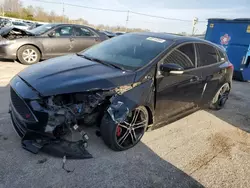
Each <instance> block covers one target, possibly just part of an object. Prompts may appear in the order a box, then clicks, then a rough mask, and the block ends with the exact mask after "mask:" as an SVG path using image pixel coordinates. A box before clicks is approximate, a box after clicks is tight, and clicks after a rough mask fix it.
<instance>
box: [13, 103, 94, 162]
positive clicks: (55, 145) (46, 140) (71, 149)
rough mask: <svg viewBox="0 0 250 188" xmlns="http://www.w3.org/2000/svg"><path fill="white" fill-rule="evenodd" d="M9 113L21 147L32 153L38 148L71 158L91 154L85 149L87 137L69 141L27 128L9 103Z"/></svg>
mask: <svg viewBox="0 0 250 188" xmlns="http://www.w3.org/2000/svg"><path fill="white" fill-rule="evenodd" d="M10 115H11V121H12V125H13V127H14V129H15V131H16V132H17V134H18V135H19V136H20V137H21V138H22V141H21V144H22V147H23V148H24V149H26V150H28V151H30V152H32V153H34V154H37V153H38V152H39V151H40V150H41V151H43V152H45V153H48V154H50V155H52V156H55V157H60V158H62V157H64V156H66V157H67V158H71V159H87V158H92V155H91V154H90V153H89V152H88V151H87V150H86V147H87V138H86V137H84V138H85V139H82V140H79V141H75V142H70V141H67V140H63V139H57V138H53V137H52V136H48V135H45V134H43V133H39V132H35V131H33V130H29V129H27V127H26V125H25V123H24V120H23V119H19V115H18V114H17V112H16V111H15V109H14V108H13V105H12V104H11V105H10Z"/></svg>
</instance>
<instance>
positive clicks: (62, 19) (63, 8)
mask: <svg viewBox="0 0 250 188" xmlns="http://www.w3.org/2000/svg"><path fill="white" fill-rule="evenodd" d="M62 4H63V15H62V22H64V1H63V2H62Z"/></svg>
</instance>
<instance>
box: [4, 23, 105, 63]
mask: <svg viewBox="0 0 250 188" xmlns="http://www.w3.org/2000/svg"><path fill="white" fill-rule="evenodd" d="M0 35H1V36H2V39H1V41H0V57H1V58H6V59H14V60H16V59H17V60H19V61H20V62H21V63H22V64H26V65H30V64H34V63H37V62H38V61H39V60H41V59H48V58H52V57H56V56H62V55H66V54H70V53H76V52H80V51H82V50H84V49H85V48H88V47H90V46H92V45H94V44H97V43H99V42H102V41H104V40H106V39H108V37H107V36H105V35H104V34H103V33H100V32H98V31H96V30H95V29H93V28H90V27H87V26H83V25H74V24H73V25H72V24H45V25H42V26H39V27H37V28H34V29H32V30H21V29H18V28H15V27H14V28H12V27H10V28H3V29H2V30H1V31H0Z"/></svg>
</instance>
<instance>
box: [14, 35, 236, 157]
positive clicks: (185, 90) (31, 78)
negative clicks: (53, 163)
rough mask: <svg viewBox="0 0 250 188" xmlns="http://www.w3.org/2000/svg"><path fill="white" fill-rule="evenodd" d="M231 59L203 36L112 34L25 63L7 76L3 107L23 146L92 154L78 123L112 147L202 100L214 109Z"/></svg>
mask: <svg viewBox="0 0 250 188" xmlns="http://www.w3.org/2000/svg"><path fill="white" fill-rule="evenodd" d="M232 73H233V66H232V64H231V63H230V62H229V61H228V58H227V55H226V54H225V52H224V51H222V49H220V48H219V47H217V46H216V45H215V44H212V43H210V42H207V41H204V40H201V39H195V38H188V37H182V36H175V35H168V34H157V33H132V34H126V35H121V36H119V37H114V38H112V39H110V40H107V41H104V42H103V43H100V44H98V45H95V46H93V47H91V48H89V49H87V50H85V51H82V52H80V53H77V54H74V55H68V56H63V57H57V58H54V59H50V60H47V61H44V62H42V63H38V64H35V65H32V66H30V67H28V68H26V69H25V70H23V71H22V72H20V73H19V74H18V75H16V76H15V77H14V78H13V79H12V80H11V82H10V86H11V88H10V94H11V97H10V98H11V100H10V114H11V119H12V122H13V125H14V128H15V130H16V132H17V133H18V134H19V135H20V136H21V137H22V146H23V147H24V148H25V149H27V150H29V151H31V152H33V153H37V152H38V151H39V150H40V149H43V150H44V151H47V152H49V153H51V154H56V155H60V156H62V155H67V156H68V157H73V158H88V157H91V154H89V153H88V152H87V150H86V147H87V140H88V136H87V135H86V133H85V132H84V126H90V125H91V126H96V127H97V129H98V130H99V133H100V135H101V137H102V139H103V140H104V142H105V143H106V144H107V145H108V146H109V147H110V148H111V149H113V150H126V149H128V148H131V147H133V146H135V145H136V144H137V143H138V142H139V141H140V139H141V138H142V136H143V134H144V133H145V131H147V130H152V129H155V128H159V127H161V126H164V125H166V124H168V123H170V122H172V121H175V120H177V119H179V118H181V117H183V116H186V115H188V114H190V113H192V112H194V111H196V110H197V109H200V108H202V107H208V106H209V107H211V108H213V109H221V108H222V107H223V106H224V104H225V103H226V101H227V99H228V95H229V92H230V90H231V87H232Z"/></svg>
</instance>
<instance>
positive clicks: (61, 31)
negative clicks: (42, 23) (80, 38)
mask: <svg viewBox="0 0 250 188" xmlns="http://www.w3.org/2000/svg"><path fill="white" fill-rule="evenodd" d="M54 35H55V37H68V36H72V35H73V29H72V27H71V26H63V27H58V28H56V29H55V30H54Z"/></svg>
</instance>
